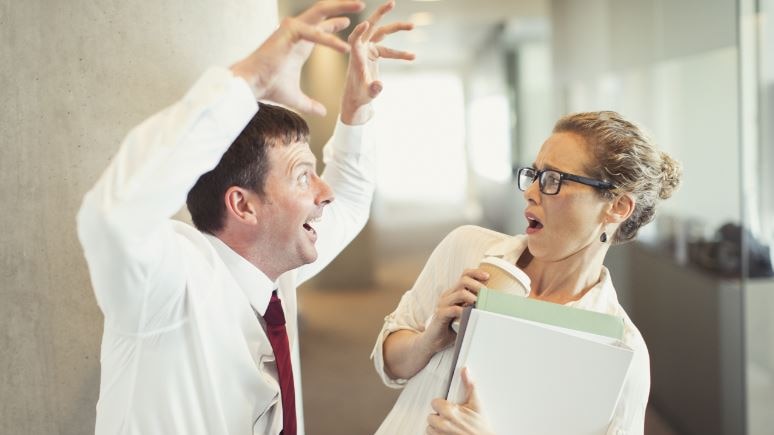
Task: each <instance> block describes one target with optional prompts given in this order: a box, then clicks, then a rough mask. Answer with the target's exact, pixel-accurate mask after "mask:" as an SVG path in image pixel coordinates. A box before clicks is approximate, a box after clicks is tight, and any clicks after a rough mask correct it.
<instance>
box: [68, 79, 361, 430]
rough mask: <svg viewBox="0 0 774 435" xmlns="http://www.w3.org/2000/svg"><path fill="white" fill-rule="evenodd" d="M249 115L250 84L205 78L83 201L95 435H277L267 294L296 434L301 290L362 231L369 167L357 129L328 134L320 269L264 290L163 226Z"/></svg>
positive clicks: (239, 261) (258, 279) (217, 247)
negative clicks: (94, 311)
mask: <svg viewBox="0 0 774 435" xmlns="http://www.w3.org/2000/svg"><path fill="white" fill-rule="evenodd" d="M257 110H258V105H257V103H256V101H255V97H254V96H253V93H252V91H251V90H250V87H249V86H248V84H247V83H246V82H245V81H244V80H242V79H240V78H237V77H234V76H233V75H232V74H231V72H230V71H229V70H227V69H221V68H212V69H210V70H209V71H207V72H206V73H205V74H204V76H203V77H202V78H201V79H199V81H198V82H197V83H196V84H195V85H194V87H193V88H192V89H191V90H189V92H188V93H187V94H186V95H185V97H184V98H183V99H182V100H180V101H179V102H177V103H175V104H174V105H172V106H170V107H168V108H166V109H164V110H163V111H161V112H160V113H158V114H156V115H154V116H153V117H151V118H149V119H148V120H146V121H145V122H143V123H142V124H140V125H139V126H138V127H135V128H134V129H133V130H132V131H131V132H130V133H129V135H128V136H127V137H126V139H125V140H124V142H123V144H122V145H121V148H120V150H119V151H118V154H117V155H116V156H115V158H114V159H113V161H112V162H111V163H110V165H109V167H108V168H107V169H106V170H105V172H104V173H103V174H102V176H101V178H100V179H99V181H98V182H97V184H96V185H95V186H94V187H93V188H92V190H91V191H90V192H88V193H87V195H86V197H85V198H84V201H83V204H82V206H81V209H80V211H79V213H78V235H79V238H80V241H81V244H82V246H83V250H84V253H85V256H86V260H87V262H88V265H89V272H90V274H91V280H92V285H93V287H94V292H95V295H96V298H97V303H98V304H99V307H100V308H101V310H102V312H103V313H104V316H105V323H104V332H103V338H102V351H101V363H102V377H101V383H100V397H99V402H98V404H97V421H96V430H95V432H96V433H97V434H142V435H152V434H159V435H162V434H163V435H172V434H186V435H192V434H211V435H227V434H240V435H245V434H272V435H273V434H278V433H279V432H280V430H281V428H282V409H281V400H280V398H279V385H278V382H277V379H278V378H277V371H276V364H275V363H274V355H273V352H272V348H271V345H270V344H269V340H268V338H267V337H266V334H265V329H264V327H265V325H263V324H262V320H261V319H259V318H258V317H257V316H256V312H257V313H261V314H263V313H264V312H265V310H266V308H267V306H268V302H269V298H270V296H271V292H272V290H273V289H274V288H278V289H279V291H278V293H279V296H280V298H281V299H282V301H283V305H284V309H285V313H286V315H285V317H286V319H287V329H288V335H289V341H290V346H291V349H292V355H293V357H292V362H293V368H294V377H295V385H296V389H297V394H296V400H297V405H296V409H297V414H298V418H299V424H298V428H299V432H298V433H299V434H303V433H304V426H303V412H302V409H303V408H302V400H301V398H302V396H301V378H300V376H299V368H300V366H299V358H298V355H299V352H298V328H297V326H298V325H297V319H296V313H297V305H296V286H297V285H298V284H299V283H300V282H302V281H304V280H306V279H308V278H309V277H311V276H313V275H314V274H316V273H317V272H318V271H320V269H322V268H323V267H324V266H325V265H326V264H328V263H329V262H330V261H331V260H332V259H333V258H334V257H335V256H336V255H337V254H338V253H339V252H340V251H341V250H342V249H343V248H344V247H345V246H346V244H347V243H349V242H350V241H351V240H352V238H353V237H354V236H355V235H356V234H357V233H358V232H359V231H360V229H362V227H363V225H364V224H365V222H366V220H367V219H368V213H369V207H370V203H371V198H372V194H373V186H374V183H373V179H372V175H373V161H372V160H373V159H372V157H371V156H370V153H369V150H368V149H367V146H366V145H364V142H363V141H362V138H361V136H362V127H351V126H346V125H343V124H341V123H339V124H338V125H337V126H336V130H335V132H334V135H333V137H332V138H331V142H330V143H329V144H328V145H327V146H326V148H325V150H324V159H323V160H324V161H325V163H326V168H325V171H324V173H323V175H322V177H323V179H325V180H326V181H327V182H328V183H329V184H330V185H331V187H332V188H333V191H334V192H335V194H336V200H335V201H334V202H333V203H332V204H330V205H328V206H327V207H326V208H325V211H324V213H323V218H322V220H320V221H319V222H317V223H316V224H315V228H316V229H317V233H318V240H317V244H316V245H317V250H318V253H319V257H318V259H317V261H316V262H314V263H312V264H309V265H306V266H304V267H301V268H299V269H295V270H292V271H289V272H287V273H285V274H283V275H281V276H280V277H279V279H278V280H277V282H272V281H271V280H270V279H269V278H268V277H267V276H266V275H264V274H263V273H262V272H261V271H260V270H258V269H257V268H256V267H254V266H253V265H252V264H251V263H249V262H247V261H246V260H245V259H244V258H242V257H241V256H240V255H238V254H236V253H235V252H234V251H232V250H231V249H230V248H229V247H228V246H226V245H225V244H224V243H223V242H221V241H220V240H219V239H217V238H215V237H212V236H208V235H204V234H202V233H200V232H199V231H197V230H196V229H194V228H193V227H191V226H189V225H187V224H184V223H181V222H178V221H174V220H172V219H170V217H171V216H172V215H173V214H175V213H176V212H177V211H178V210H179V209H180V208H181V206H183V204H184V203H185V199H186V195H187V193H188V191H189V190H190V188H191V187H192V186H193V185H194V183H195V182H196V180H197V179H198V178H199V176H200V175H202V174H203V173H205V172H207V171H209V170H211V169H212V168H214V167H215V165H216V164H217V163H218V162H219V161H220V158H221V156H222V155H223V153H224V152H225V151H226V150H227V149H228V147H229V146H230V145H231V143H232V142H233V141H234V139H235V138H236V137H237V135H238V134H239V133H240V132H241V131H242V129H243V128H244V126H245V125H246V124H247V122H248V121H249V120H250V119H251V118H252V117H253V115H254V114H255V113H256V111H257Z"/></svg>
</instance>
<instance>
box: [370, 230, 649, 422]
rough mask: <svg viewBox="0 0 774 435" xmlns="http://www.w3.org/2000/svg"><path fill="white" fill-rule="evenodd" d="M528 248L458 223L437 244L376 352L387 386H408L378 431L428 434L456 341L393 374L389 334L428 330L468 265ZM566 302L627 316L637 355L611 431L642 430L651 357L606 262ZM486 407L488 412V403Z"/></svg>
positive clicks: (510, 257)
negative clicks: (401, 374) (387, 357)
mask: <svg viewBox="0 0 774 435" xmlns="http://www.w3.org/2000/svg"><path fill="white" fill-rule="evenodd" d="M526 248H527V238H526V236H523V235H518V236H508V235H505V234H501V233H497V232H495V231H491V230H488V229H485V228H481V227H476V226H463V227H460V228H457V229H456V230H454V231H452V232H451V233H450V234H449V235H448V236H446V238H445V239H444V240H443V241H442V242H441V243H440V244H439V245H438V246H437V247H436V248H435V250H434V251H433V253H432V254H431V255H430V258H429V259H428V260H427V264H426V265H425V267H424V269H423V270H422V272H421V273H420V275H419V277H418V278H417V281H416V282H415V283H414V286H413V287H412V288H411V290H409V291H407V292H406V293H405V294H404V295H403V297H402V298H401V300H400V303H399V304H398V307H397V308H396V309H395V311H394V312H393V313H391V314H390V315H388V316H387V317H386V318H385V322H384V326H383V327H382V330H381V332H380V333H379V337H378V338H377V340H376V345H375V346H374V350H373V353H372V354H371V358H372V359H373V361H374V365H375V367H376V371H377V373H379V376H380V377H381V378H382V381H383V382H384V383H385V385H387V386H388V387H391V388H403V391H402V392H401V394H400V396H399V397H398V400H397V401H396V402H395V405H394V406H393V408H392V410H391V411H390V413H389V414H388V415H387V418H386V419H385V420H384V422H382V425H381V426H380V427H379V430H378V431H377V435H393V434H405V435H415V434H424V433H425V430H426V428H427V416H428V415H430V414H431V413H432V412H434V411H433V410H432V408H431V406H430V402H431V401H432V400H433V399H434V398H436V397H445V396H446V387H447V379H448V377H449V374H450V373H451V369H452V362H453V356H454V355H453V353H454V347H453V346H452V347H449V348H447V349H445V350H443V351H441V352H438V353H436V354H435V355H434V356H433V357H432V358H431V359H430V361H429V362H428V363H427V365H426V366H425V367H424V368H423V369H422V370H420V371H419V373H417V374H416V375H414V376H413V377H412V378H411V379H408V380H407V379H393V378H390V376H389V375H388V374H387V373H386V371H385V369H384V353H383V352H384V348H383V345H384V340H385V339H386V338H387V336H388V335H390V334H391V333H392V332H394V331H398V330H401V329H407V330H411V331H415V332H420V331H423V330H424V328H425V326H426V325H427V323H428V322H429V320H430V317H431V316H432V315H433V313H434V312H435V308H436V305H437V303H438V297H439V296H440V294H441V293H442V292H443V291H445V290H447V289H449V288H450V287H452V286H453V285H454V284H455V283H456V282H457V281H459V279H460V276H461V275H462V272H463V271H464V270H465V269H469V268H474V267H477V266H478V264H479V262H480V261H481V259H482V258H484V257H485V256H496V257H500V258H503V259H504V260H506V261H509V262H511V263H515V262H516V261H517V260H518V258H519V257H520V256H521V254H522V253H523V252H524V250H525V249H526ZM566 305H568V306H573V307H577V308H583V309H586V310H591V311H597V312H601V313H607V314H612V315H615V316H619V317H622V318H623V319H624V338H623V340H622V341H623V342H624V343H625V344H626V345H627V346H629V347H631V348H632V349H633V350H634V357H633V359H632V365H631V367H630V368H629V373H628V374H627V377H626V380H625V382H624V386H623V391H622V392H621V397H620V399H619V401H618V405H617V407H616V410H615V412H614V415H613V419H612V422H611V423H610V426H609V428H608V431H607V433H608V434H610V435H624V434H626V435H641V434H642V433H643V430H644V424H645V420H644V419H645V406H646V405H647V402H648V395H649V392H650V359H649V357H648V349H647V347H646V346H645V341H644V340H643V339H642V335H640V332H639V331H638V330H637V328H636V327H635V326H634V324H633V323H632V321H631V320H630V319H629V316H627V315H626V312H625V311H624V309H623V308H622V307H621V305H620V304H619V303H618V297H617V296H616V293H615V289H614V288H613V283H612V281H611V279H610V273H609V272H608V270H607V269H606V268H604V267H603V268H602V276H601V279H600V281H599V283H598V284H597V285H595V286H594V287H592V288H591V289H590V290H589V291H588V292H586V294H585V295H583V297H582V298H581V299H579V300H577V301H573V302H570V303H568V304H566ZM567 363H568V364H572V355H567ZM535 364H540V361H535ZM473 382H474V383H475V378H474V379H473ZM557 394H561V392H557ZM482 406H483V408H484V409H483V411H484V413H486V404H485V403H484V404H482ZM546 406H550V404H546ZM578 406H580V407H582V406H583V403H578ZM561 417H562V416H561V415H557V416H556V418H561ZM557 435H559V434H557ZM561 435H573V434H561Z"/></svg>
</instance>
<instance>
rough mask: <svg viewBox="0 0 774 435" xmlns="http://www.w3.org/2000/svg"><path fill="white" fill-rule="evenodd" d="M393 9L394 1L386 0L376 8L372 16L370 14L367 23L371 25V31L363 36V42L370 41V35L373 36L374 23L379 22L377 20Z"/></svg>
mask: <svg viewBox="0 0 774 435" xmlns="http://www.w3.org/2000/svg"><path fill="white" fill-rule="evenodd" d="M394 7H395V1H394V0H387V2H385V3H383V4H382V5H381V6H379V7H378V8H376V10H375V11H374V13H373V14H371V16H370V17H368V20H366V21H368V22H369V23H371V30H370V31H369V32H368V33H366V34H365V38H364V39H363V42H366V41H368V40H370V39H371V35H373V33H374V31H376V23H378V22H379V20H381V19H382V17H384V16H385V15H386V14H387V13H388V12H390V11H391V10H392V8H394Z"/></svg>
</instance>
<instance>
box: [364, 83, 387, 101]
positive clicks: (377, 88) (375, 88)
mask: <svg viewBox="0 0 774 435" xmlns="http://www.w3.org/2000/svg"><path fill="white" fill-rule="evenodd" d="M383 88H384V86H383V85H382V82H381V81H379V80H374V81H373V82H371V84H370V85H368V96H369V97H371V98H376V97H378V96H379V94H381V93H382V89H383Z"/></svg>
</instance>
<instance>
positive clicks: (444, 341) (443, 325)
mask: <svg viewBox="0 0 774 435" xmlns="http://www.w3.org/2000/svg"><path fill="white" fill-rule="evenodd" d="M488 279H489V274H488V273H486V272H484V271H483V270H482V269H466V270H465V272H463V273H462V276H461V277H460V280H459V281H457V283H456V284H455V285H454V286H453V287H451V288H450V289H448V290H446V291H444V292H443V293H441V296H440V297H439V298H438V305H437V306H436V308H435V313H434V314H433V319H432V320H431V321H430V324H429V325H428V326H427V328H426V329H425V331H424V332H423V333H422V335H421V336H420V340H421V341H422V342H423V344H424V346H425V348H426V349H427V350H428V351H429V352H431V355H432V354H435V353H437V352H439V351H441V350H443V349H445V348H447V347H448V346H450V345H451V344H452V343H454V340H455V338H456V333H455V332H454V330H453V329H451V327H450V325H451V323H452V322H453V321H454V320H455V319H458V318H459V317H460V316H461V315H462V310H463V309H464V307H465V306H468V305H473V304H474V303H476V297H477V296H478V291H479V290H481V288H482V287H484V284H483V283H484V282H486V280H488Z"/></svg>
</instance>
